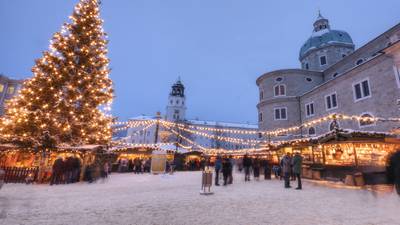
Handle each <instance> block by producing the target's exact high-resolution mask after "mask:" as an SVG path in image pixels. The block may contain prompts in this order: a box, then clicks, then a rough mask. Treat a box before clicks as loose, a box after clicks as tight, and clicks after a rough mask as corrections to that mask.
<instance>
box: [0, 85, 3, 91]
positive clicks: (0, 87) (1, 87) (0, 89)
mask: <svg viewBox="0 0 400 225" xmlns="http://www.w3.org/2000/svg"><path fill="white" fill-rule="evenodd" d="M3 91H4V84H0V92H3Z"/></svg>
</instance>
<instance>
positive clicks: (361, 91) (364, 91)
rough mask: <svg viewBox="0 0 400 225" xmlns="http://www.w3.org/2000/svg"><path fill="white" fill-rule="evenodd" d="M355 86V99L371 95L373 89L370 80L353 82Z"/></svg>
mask: <svg viewBox="0 0 400 225" xmlns="http://www.w3.org/2000/svg"><path fill="white" fill-rule="evenodd" d="M353 88H354V100H355V101H359V100H362V99H365V98H368V97H370V96H371V91H370V88H369V80H368V79H366V80H363V81H361V82H359V83H356V84H353Z"/></svg>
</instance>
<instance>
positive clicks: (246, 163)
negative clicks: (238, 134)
mask: <svg viewBox="0 0 400 225" xmlns="http://www.w3.org/2000/svg"><path fill="white" fill-rule="evenodd" d="M251 165H252V163H251V159H250V158H249V157H248V156H246V155H245V156H244V157H243V166H244V167H251Z"/></svg>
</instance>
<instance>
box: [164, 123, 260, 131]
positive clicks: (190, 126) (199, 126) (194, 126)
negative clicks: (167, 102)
mask: <svg viewBox="0 0 400 225" xmlns="http://www.w3.org/2000/svg"><path fill="white" fill-rule="evenodd" d="M162 123H164V124H168V125H170V126H174V125H175V124H178V126H186V124H183V123H173V122H169V121H166V120H163V121H162ZM187 127H189V128H192V129H197V130H203V131H213V132H223V133H233V134H247V135H252V134H259V133H260V131H258V130H243V129H227V128H213V127H205V126H203V125H190V124H189V125H187ZM246 129H247V128H246Z"/></svg>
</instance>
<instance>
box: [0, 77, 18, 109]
mask: <svg viewBox="0 0 400 225" xmlns="http://www.w3.org/2000/svg"><path fill="white" fill-rule="evenodd" d="M22 82H23V81H22V80H15V79H11V78H9V77H6V76H4V75H2V74H0V115H3V114H4V110H5V103H6V101H7V100H8V99H10V98H12V97H13V96H14V95H16V94H17V93H18V90H19V89H20V88H21V85H22Z"/></svg>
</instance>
